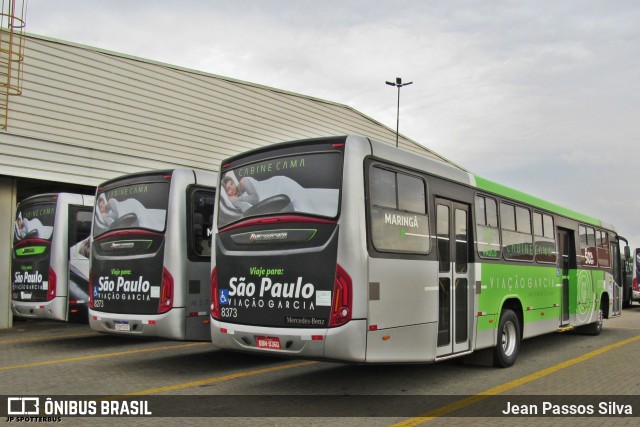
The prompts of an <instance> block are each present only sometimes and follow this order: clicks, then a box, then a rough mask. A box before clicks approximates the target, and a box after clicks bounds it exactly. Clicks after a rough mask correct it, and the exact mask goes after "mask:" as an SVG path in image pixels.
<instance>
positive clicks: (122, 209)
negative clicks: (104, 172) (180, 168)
mask: <svg viewBox="0 0 640 427" xmlns="http://www.w3.org/2000/svg"><path fill="white" fill-rule="evenodd" d="M117 185H118V184H117V183H116V184H115V185H111V186H109V187H108V188H105V189H104V191H103V192H100V193H98V197H97V198H96V206H95V209H94V212H95V213H94V217H95V218H94V223H93V224H94V225H93V237H98V236H100V235H101V234H104V233H106V232H107V231H110V230H117V229H124V228H126V229H132V228H142V229H146V230H152V231H158V232H163V231H164V228H165V220H166V217H167V206H168V204H169V183H168V182H143V183H136V184H131V185H124V186H117Z"/></svg>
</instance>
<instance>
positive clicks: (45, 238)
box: [11, 193, 94, 322]
mask: <svg viewBox="0 0 640 427" xmlns="http://www.w3.org/2000/svg"><path fill="white" fill-rule="evenodd" d="M93 201H94V198H93V196H87V195H82V194H71V193H55V194H41V195H37V196H32V197H29V198H27V199H25V200H23V201H22V202H20V203H19V204H18V207H17V210H16V219H15V223H14V233H13V250H12V263H11V281H12V284H11V287H12V303H11V306H12V310H13V314H14V316H16V317H23V318H41V319H55V320H63V321H69V320H70V321H78V322H87V306H88V303H89V295H88V285H89V236H90V232H91V217H92V212H93Z"/></svg>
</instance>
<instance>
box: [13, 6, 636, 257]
mask: <svg viewBox="0 0 640 427" xmlns="http://www.w3.org/2000/svg"><path fill="white" fill-rule="evenodd" d="M18 2H20V0H18ZM26 18H27V25H26V31H27V32H29V33H33V34H38V35H43V36H48V37H54V38H58V39H61V40H65V41H70V42H75V43H81V44H86V45H89V46H95V47H99V48H103V49H108V50H112V51H115V52H120V53H126V54H130V55H135V56H139V57H142V58H147V59H153V60H157V61H161V62H166V63H169V64H175V65H179V66H182V67H187V68H191V69H194V70H199V71H204V72H210V73H213V74H217V75H222V76H227V77H232V78H235V79H240V80H244V81H248V82H252V83H259V84H263V85H267V86H272V87H275V88H279V89H284V90H288V91H292V92H297V93H301V94H305V95H309V96H313V97H317V98H322V99H326V100H330V101H334V102H338V103H342V104H346V105H349V106H351V107H353V108H355V109H356V110H358V111H360V112H362V113H363V114H366V115H367V116H369V117H371V118H373V119H375V120H377V121H379V122H381V123H383V124H385V125H387V126H389V127H390V128H392V129H395V126H396V102H397V98H396V97H397V90H396V89H395V88H392V87H390V86H387V85H385V81H386V80H394V79H395V78H396V77H402V79H403V81H405V82H408V81H412V82H413V84H412V85H410V86H407V87H405V88H403V89H402V92H401V106H400V132H401V133H403V134H404V135H406V136H407V137H409V138H411V139H413V140H415V141H417V142H418V143H420V144H423V145H425V146H427V147H429V148H430V149H432V150H434V151H436V152H438V153H440V154H441V155H443V156H445V157H447V158H449V159H450V160H452V161H454V162H456V163H458V164H460V165H462V166H464V167H466V168H467V169H469V170H470V171H472V172H473V173H475V174H477V175H480V176H482V177H485V178H488V179H491V180H494V181H498V182H500V183H502V184H505V185H508V186H511V187H514V188H517V189H519V190H522V191H525V192H527V193H530V194H533V195H535V196H539V197H542V198H545V199H548V200H550V201H553V202H556V203H559V204H562V205H565V206H567V207H569V208H572V209H574V210H577V211H580V212H583V213H586V214H589V215H592V216H596V217H598V218H601V219H603V220H605V221H607V222H609V223H612V224H613V225H614V226H615V227H616V228H617V229H618V231H619V232H620V233H621V234H622V235H624V236H626V237H627V238H629V239H630V241H631V243H632V245H633V246H640V225H639V224H638V217H639V215H638V212H640V194H638V193H639V192H640V190H639V189H638V188H635V186H634V184H635V183H638V182H639V181H640V179H639V178H640V166H639V162H640V2H638V1H635V0H628V1H589V0H575V1H566V0H551V1H546V0H536V1H533V0H532V1H488V0H487V1H453V0H452V1H429V0H405V1H402V0H393V1H391V0H389V1H382V0H352V1H350V0H323V1H317V0H288V1H287V0H181V1H175V0H55V1H52V0H29V1H28V11H27V15H26Z"/></svg>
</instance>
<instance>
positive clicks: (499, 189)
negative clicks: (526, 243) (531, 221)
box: [475, 176, 602, 226]
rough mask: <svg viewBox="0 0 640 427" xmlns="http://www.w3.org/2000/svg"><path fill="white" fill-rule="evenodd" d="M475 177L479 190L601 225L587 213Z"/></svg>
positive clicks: (587, 222)
mask: <svg viewBox="0 0 640 427" xmlns="http://www.w3.org/2000/svg"><path fill="white" fill-rule="evenodd" d="M475 179H476V187H477V188H478V189H480V190H484V191H488V192H491V193H495V194H497V195H499V196H503V197H506V198H510V199H513V200H516V201H518V202H521V203H526V204H529V205H532V206H535V207H538V208H540V209H544V210H546V211H549V212H553V213H555V214H558V215H563V216H566V217H567V218H571V219H574V220H576V221H580V222H583V223H586V224H591V225H596V226H602V224H601V222H600V220H598V219H596V218H593V217H590V216H588V215H584V214H581V213H579V212H576V211H573V210H571V209H567V208H563V207H562V206H558V205H556V204H555V203H551V202H548V201H546V200H543V199H540V198H538V197H534V196H531V195H529V194H526V193H523V192H522V191H518V190H514V189H513V188H509V187H506V186H504V185H501V184H498V183H496V182H493V181H489V180H488V179H484V178H482V177H479V176H475Z"/></svg>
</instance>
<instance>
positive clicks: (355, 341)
mask: <svg viewBox="0 0 640 427" xmlns="http://www.w3.org/2000/svg"><path fill="white" fill-rule="evenodd" d="M366 327H367V322H366V320H351V321H350V322H349V323H347V324H346V325H343V326H340V327H337V328H330V329H291V328H263V327H259V326H247V325H235V324H230V323H225V322H220V321H218V320H215V319H211V341H212V343H213V345H214V346H216V347H218V348H221V349H225V350H238V351H244V352H251V353H258V354H268V355H278V356H288V357H300V358H308V359H322V360H340V361H347V362H364V361H365V355H366V348H367V346H366V344H367V342H366V339H367V329H366ZM260 337H263V338H264V337H267V338H276V339H277V342H279V344H280V348H261V347H258V338H260Z"/></svg>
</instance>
